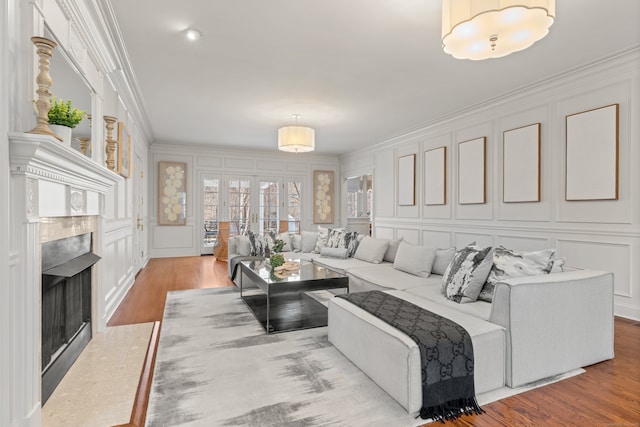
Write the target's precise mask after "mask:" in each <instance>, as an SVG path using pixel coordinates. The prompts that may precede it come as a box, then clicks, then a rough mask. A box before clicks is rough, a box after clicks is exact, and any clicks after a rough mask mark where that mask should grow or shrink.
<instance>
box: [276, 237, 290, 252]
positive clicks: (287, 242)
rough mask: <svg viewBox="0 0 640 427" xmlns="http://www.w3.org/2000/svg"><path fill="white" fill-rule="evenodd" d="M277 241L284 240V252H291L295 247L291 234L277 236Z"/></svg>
mask: <svg viewBox="0 0 640 427" xmlns="http://www.w3.org/2000/svg"><path fill="white" fill-rule="evenodd" d="M275 237H276V239H277V240H282V241H283V242H284V246H282V252H291V251H292V250H293V246H292V245H291V235H290V234H289V233H280V234H278V235H276V236H275Z"/></svg>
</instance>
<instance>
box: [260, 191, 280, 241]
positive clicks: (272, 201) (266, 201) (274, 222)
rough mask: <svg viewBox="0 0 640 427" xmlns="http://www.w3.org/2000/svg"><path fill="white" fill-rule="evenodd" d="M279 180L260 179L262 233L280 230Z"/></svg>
mask: <svg viewBox="0 0 640 427" xmlns="http://www.w3.org/2000/svg"><path fill="white" fill-rule="evenodd" d="M278 190H279V188H278V181H260V208H259V212H258V214H259V227H260V233H265V232H273V233H277V232H278V219H279V216H278V198H279V197H278V196H279V194H278V193H279V191H278Z"/></svg>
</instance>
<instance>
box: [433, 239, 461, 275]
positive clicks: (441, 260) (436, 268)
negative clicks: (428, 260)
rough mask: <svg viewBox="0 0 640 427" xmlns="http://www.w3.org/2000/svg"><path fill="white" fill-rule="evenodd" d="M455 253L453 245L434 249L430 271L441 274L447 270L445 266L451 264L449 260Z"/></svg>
mask: <svg viewBox="0 0 640 427" xmlns="http://www.w3.org/2000/svg"><path fill="white" fill-rule="evenodd" d="M455 254H456V248H455V246H452V247H450V248H447V249H436V259H435V260H434V261H433V267H432V268H431V273H432V274H439V275H441V276H443V275H444V272H445V271H447V267H448V266H449V264H451V260H452V259H453V256H454V255H455Z"/></svg>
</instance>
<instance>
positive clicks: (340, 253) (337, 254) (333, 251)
mask: <svg viewBox="0 0 640 427" xmlns="http://www.w3.org/2000/svg"><path fill="white" fill-rule="evenodd" d="M320 256H321V257H323V258H339V259H346V258H347V248H329V247H324V248H322V249H320Z"/></svg>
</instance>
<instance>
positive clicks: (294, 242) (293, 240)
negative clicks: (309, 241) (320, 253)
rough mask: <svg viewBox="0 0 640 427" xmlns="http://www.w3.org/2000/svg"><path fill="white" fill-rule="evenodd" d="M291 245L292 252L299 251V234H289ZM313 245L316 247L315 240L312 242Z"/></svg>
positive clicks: (300, 237)
mask: <svg viewBox="0 0 640 427" xmlns="http://www.w3.org/2000/svg"><path fill="white" fill-rule="evenodd" d="M291 246H292V247H293V251H294V252H300V251H301V249H302V236H301V235H300V234H294V235H292V236H291ZM313 247H314V248H315V247H316V242H313Z"/></svg>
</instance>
